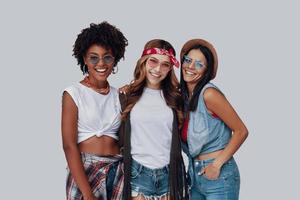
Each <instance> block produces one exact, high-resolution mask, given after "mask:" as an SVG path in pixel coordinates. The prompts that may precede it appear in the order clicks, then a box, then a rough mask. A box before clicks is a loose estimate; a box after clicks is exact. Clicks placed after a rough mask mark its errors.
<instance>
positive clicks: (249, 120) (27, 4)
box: [0, 0, 300, 200]
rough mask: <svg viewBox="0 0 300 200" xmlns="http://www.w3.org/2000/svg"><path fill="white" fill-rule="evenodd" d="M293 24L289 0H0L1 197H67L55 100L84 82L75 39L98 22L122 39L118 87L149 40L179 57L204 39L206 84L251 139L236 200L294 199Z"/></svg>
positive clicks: (295, 11)
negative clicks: (209, 73)
mask: <svg viewBox="0 0 300 200" xmlns="http://www.w3.org/2000/svg"><path fill="white" fill-rule="evenodd" d="M299 18H300V14H299V3H296V1H288V0H286V1H259V0H252V1H231V0H227V1H180V2H179V1H178V2H176V1H158V0H152V1H138V0H132V1H109V2H108V1H94V0H93V1H92V0H91V1H44V2H42V1H19V2H16V1H7V2H5V1H1V3H0V24H1V33H0V34H1V37H0V55H1V79H0V81H1V84H0V91H1V98H0V99H1V104H0V110H1V111H0V113H1V114H0V117H1V127H0V128H1V129H0V132H1V139H0V141H1V142H0V159H1V165H0V169H1V170H0V195H1V199H9V200H10V199H64V198H65V177H66V171H65V167H66V162H65V159H64V154H63V151H62V144H61V133H60V117H61V116H60V115H61V114H60V111H61V94H62V91H63V89H64V88H65V87H67V86H69V85H70V84H73V83H74V82H77V81H79V80H80V79H81V78H82V74H81V72H80V70H79V67H78V66H77V65H76V61H75V59H74V58H73V57H72V56H71V54H72V45H73V43H74V41H75V39H76V36H77V34H78V33H79V32H80V30H81V29H83V28H85V27H87V26H88V25H89V23H91V22H101V21H103V20H107V21H108V22H110V23H112V24H114V25H116V26H117V27H118V28H120V29H121V31H122V32H123V33H124V34H125V36H126V37H127V39H128V40H129V46H128V48H127V51H126V59H125V60H124V61H121V62H120V63H119V72H118V74H116V75H112V76H111V77H110V81H111V84H112V85H114V86H116V87H119V86H122V85H123V84H125V83H128V82H129V81H130V80H131V77H132V72H133V67H134V66H135V62H136V60H137V59H138V57H139V56H140V54H141V51H142V47H143V45H144V44H145V42H147V41H148V40H150V39H152V38H163V39H166V40H168V41H170V42H171V43H172V44H173V45H174V47H175V48H176V49H177V53H178V54H179V51H180V48H181V46H182V45H183V44H184V42H185V41H187V40H188V39H191V38H197V37H201V38H205V39H207V40H208V41H210V42H212V43H213V44H214V45H215V47H216V49H217V51H218V55H219V71H218V75H217V78H216V80H215V81H214V83H215V84H217V85H218V86H219V87H220V88H221V89H222V90H223V92H224V93H225V94H226V96H227V98H228V99H229V100H230V102H231V103H232V105H233V106H234V107H235V109H236V110H237V111H238V113H239V114H240V116H241V118H242V119H243V120H244V122H245V123H246V125H247V127H248V129H249V132H250V134H249V137H248V139H247V141H246V142H245V143H244V145H243V146H242V148H241V149H240V150H239V151H238V152H237V153H236V155H235V158H236V160H237V162H238V164H239V168H240V172H241V180H242V182H241V193H240V199H242V200H248V199H249V200H250V199H298V197H297V196H299V195H297V194H298V190H299V184H298V181H299V178H300V176H299V168H300V164H299V156H297V155H296V151H299V129H298V126H299V117H298V113H299V111H300V110H299V105H298V102H299V89H298V88H297V87H298V85H299V78H298V76H299V69H298V67H299V55H298V54H299V45H300V40H299V35H300V33H299ZM177 57H178V56H177ZM177 72H178V71H177Z"/></svg>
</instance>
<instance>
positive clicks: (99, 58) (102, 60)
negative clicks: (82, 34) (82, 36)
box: [84, 44, 114, 82]
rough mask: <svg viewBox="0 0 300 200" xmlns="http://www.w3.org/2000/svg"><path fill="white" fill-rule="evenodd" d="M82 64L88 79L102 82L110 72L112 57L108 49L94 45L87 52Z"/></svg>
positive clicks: (112, 63) (112, 62)
mask: <svg viewBox="0 0 300 200" xmlns="http://www.w3.org/2000/svg"><path fill="white" fill-rule="evenodd" d="M84 62H85V64H86V66H87V68H88V73H89V77H90V79H92V80H94V81H97V82H104V81H106V80H107V77H108V76H109V75H110V74H111V72H112V69H113V65H114V57H113V55H112V52H111V50H110V49H105V48H103V47H102V46H99V45H96V44H94V45H92V46H90V48H89V49H88V50H87V53H86V56H85V57H84Z"/></svg>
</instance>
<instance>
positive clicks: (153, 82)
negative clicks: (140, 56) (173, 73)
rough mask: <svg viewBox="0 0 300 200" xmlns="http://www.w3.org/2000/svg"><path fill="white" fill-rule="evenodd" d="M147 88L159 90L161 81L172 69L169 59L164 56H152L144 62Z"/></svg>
mask: <svg viewBox="0 0 300 200" xmlns="http://www.w3.org/2000/svg"><path fill="white" fill-rule="evenodd" d="M145 69H146V78H147V82H146V83H147V87H149V88H152V89H159V88H160V84H161V81H162V80H164V79H165V78H166V76H167V75H168V73H169V71H170V70H171V69H172V64H171V62H170V58H169V57H168V56H166V55H159V54H152V55H150V57H149V58H148V59H147V61H146V66H145Z"/></svg>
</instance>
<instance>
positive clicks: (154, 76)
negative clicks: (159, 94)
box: [150, 72, 160, 78]
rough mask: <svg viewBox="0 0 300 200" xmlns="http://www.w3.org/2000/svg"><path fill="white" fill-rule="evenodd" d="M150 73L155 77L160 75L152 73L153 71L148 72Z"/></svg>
mask: <svg viewBox="0 0 300 200" xmlns="http://www.w3.org/2000/svg"><path fill="white" fill-rule="evenodd" d="M150 74H151V75H152V76H154V77H156V78H158V77H160V75H159V74H155V73H153V72H150Z"/></svg>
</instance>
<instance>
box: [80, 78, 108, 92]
mask: <svg viewBox="0 0 300 200" xmlns="http://www.w3.org/2000/svg"><path fill="white" fill-rule="evenodd" d="M83 82H84V83H85V85H86V86H87V87H89V88H91V89H93V90H94V91H96V92H98V93H100V94H103V95H106V94H108V93H109V91H110V86H109V83H108V82H107V81H106V87H105V88H100V89H99V88H97V87H96V86H94V85H93V84H92V83H91V81H90V79H89V76H86V77H85V78H84V79H83Z"/></svg>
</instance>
